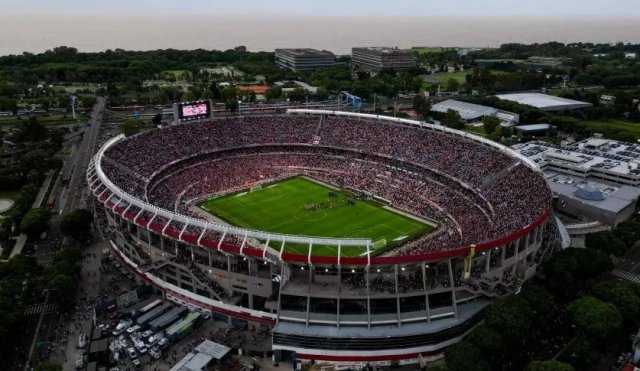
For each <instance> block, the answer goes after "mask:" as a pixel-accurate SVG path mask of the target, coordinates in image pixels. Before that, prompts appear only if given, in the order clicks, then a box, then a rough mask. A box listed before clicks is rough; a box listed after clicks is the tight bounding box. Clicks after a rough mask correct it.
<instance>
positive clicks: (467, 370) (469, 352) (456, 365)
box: [444, 341, 489, 371]
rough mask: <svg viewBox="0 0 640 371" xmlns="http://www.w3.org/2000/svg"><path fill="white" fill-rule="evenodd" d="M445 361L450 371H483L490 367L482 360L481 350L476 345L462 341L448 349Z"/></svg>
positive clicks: (445, 353)
mask: <svg viewBox="0 0 640 371" xmlns="http://www.w3.org/2000/svg"><path fill="white" fill-rule="evenodd" d="M444 359H445V362H446V365H447V370H449V371H482V370H488V369H489V366H488V365H487V364H486V362H484V360H483V359H482V355H481V354H480V350H479V349H478V348H476V346H475V345H473V344H471V343H469V342H467V341H461V342H459V343H456V344H453V345H451V346H450V347H448V348H447V349H446V350H445V352H444Z"/></svg>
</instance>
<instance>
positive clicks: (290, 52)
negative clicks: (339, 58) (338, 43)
mask: <svg viewBox="0 0 640 371" xmlns="http://www.w3.org/2000/svg"><path fill="white" fill-rule="evenodd" d="M276 64H277V65H278V66H280V67H282V68H286V69H289V70H291V71H295V72H298V71H312V70H316V69H319V68H327V67H333V66H334V65H335V64H336V56H335V55H334V54H333V53H331V52H330V51H326V50H316V49H309V48H298V49H276Z"/></svg>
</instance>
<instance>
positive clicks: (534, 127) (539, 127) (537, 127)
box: [515, 124, 551, 134]
mask: <svg viewBox="0 0 640 371" xmlns="http://www.w3.org/2000/svg"><path fill="white" fill-rule="evenodd" d="M550 127H551V125H549V124H531V125H520V126H516V127H515V129H516V130H517V131H519V132H522V133H525V134H526V133H530V132H535V131H543V130H549V128H550Z"/></svg>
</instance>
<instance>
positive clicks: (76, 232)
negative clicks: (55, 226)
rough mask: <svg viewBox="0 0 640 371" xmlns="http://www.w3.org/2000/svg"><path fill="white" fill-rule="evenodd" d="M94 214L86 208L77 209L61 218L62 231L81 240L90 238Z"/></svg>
mask: <svg viewBox="0 0 640 371" xmlns="http://www.w3.org/2000/svg"><path fill="white" fill-rule="evenodd" d="M92 222H93V215H91V212H90V211H89V210H86V209H75V210H73V211H70V212H68V213H66V214H65V215H63V216H62V218H61V219H60V232H62V234H64V235H66V236H69V237H71V238H73V239H74V240H76V241H79V242H85V241H87V240H88V239H89V236H90V232H91V223H92Z"/></svg>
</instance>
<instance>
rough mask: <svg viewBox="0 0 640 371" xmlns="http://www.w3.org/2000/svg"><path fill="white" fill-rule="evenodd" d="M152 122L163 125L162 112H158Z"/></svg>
mask: <svg viewBox="0 0 640 371" xmlns="http://www.w3.org/2000/svg"><path fill="white" fill-rule="evenodd" d="M151 122H153V124H154V125H155V126H158V125H161V124H162V114H160V113H157V114H156V115H155V116H153V119H152V120H151Z"/></svg>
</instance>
